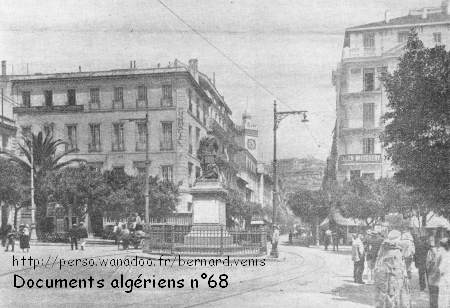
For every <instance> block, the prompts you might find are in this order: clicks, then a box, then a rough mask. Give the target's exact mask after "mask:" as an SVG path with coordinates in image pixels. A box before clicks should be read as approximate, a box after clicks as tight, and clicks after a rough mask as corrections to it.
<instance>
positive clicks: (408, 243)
mask: <svg viewBox="0 0 450 308" xmlns="http://www.w3.org/2000/svg"><path fill="white" fill-rule="evenodd" d="M400 246H402V254H403V259H404V260H405V266H406V273H407V274H408V279H409V280H411V278H412V275H411V266H412V262H413V260H414V254H415V253H416V249H415V246H414V239H413V237H412V235H411V233H410V232H409V231H406V232H403V234H402V236H401V239H400Z"/></svg>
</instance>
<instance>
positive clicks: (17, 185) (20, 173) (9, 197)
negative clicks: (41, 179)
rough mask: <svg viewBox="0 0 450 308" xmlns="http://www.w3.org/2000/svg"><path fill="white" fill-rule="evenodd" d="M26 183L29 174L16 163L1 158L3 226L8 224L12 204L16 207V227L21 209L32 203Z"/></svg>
mask: <svg viewBox="0 0 450 308" xmlns="http://www.w3.org/2000/svg"><path fill="white" fill-rule="evenodd" d="M28 183H29V180H28ZM26 184H27V176H26V174H25V172H24V170H22V168H20V167H19V166H18V165H17V164H16V163H13V162H11V161H8V160H6V159H4V158H0V206H1V211H2V221H1V225H2V228H4V227H5V225H6V224H7V218H8V217H7V214H8V208H9V207H10V206H12V207H14V227H17V214H18V211H19V209H21V208H23V207H26V206H28V205H29V204H30V203H29V193H30V190H29V184H28V187H27V185H26ZM27 201H28V202H27Z"/></svg>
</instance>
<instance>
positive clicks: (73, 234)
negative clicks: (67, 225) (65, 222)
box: [69, 224, 78, 250]
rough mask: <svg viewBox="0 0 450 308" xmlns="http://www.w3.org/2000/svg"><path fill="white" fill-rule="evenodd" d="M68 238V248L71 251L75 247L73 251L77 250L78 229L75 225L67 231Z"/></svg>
mask: <svg viewBox="0 0 450 308" xmlns="http://www.w3.org/2000/svg"><path fill="white" fill-rule="evenodd" d="M69 237H70V248H71V249H72V250H73V247H74V246H75V250H78V227H77V224H73V226H72V228H71V229H70V230H69Z"/></svg>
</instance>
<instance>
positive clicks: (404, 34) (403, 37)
mask: <svg viewBox="0 0 450 308" xmlns="http://www.w3.org/2000/svg"><path fill="white" fill-rule="evenodd" d="M408 35H409V32H408V31H400V32H399V33H397V41H398V42H399V43H404V42H406V41H407V40H408Z"/></svg>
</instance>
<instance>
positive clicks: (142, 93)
mask: <svg viewBox="0 0 450 308" xmlns="http://www.w3.org/2000/svg"><path fill="white" fill-rule="evenodd" d="M138 100H140V101H146V100H147V87H146V86H139V87H138Z"/></svg>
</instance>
